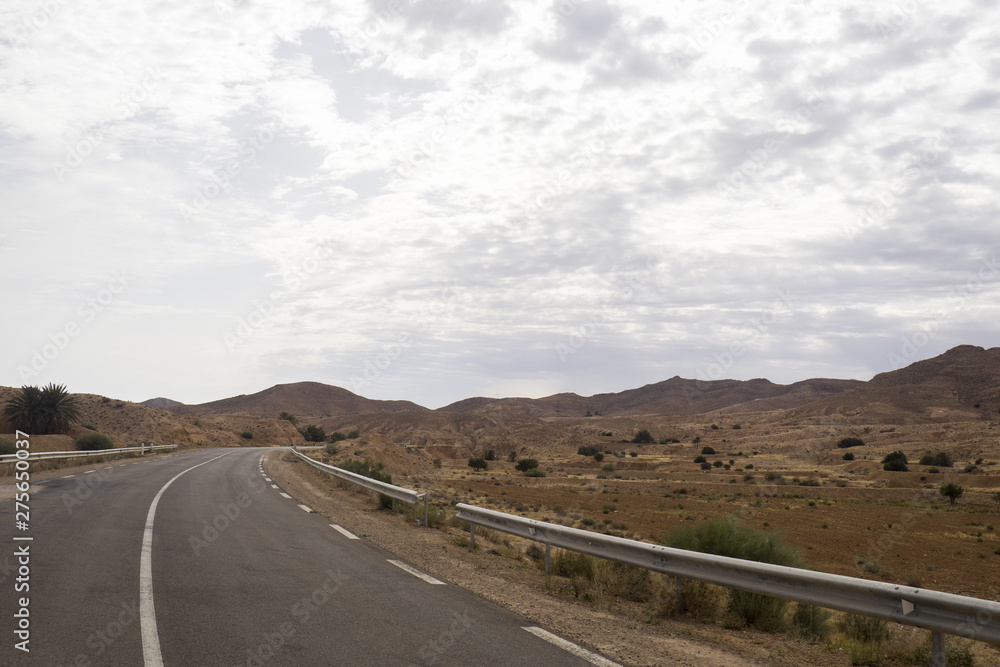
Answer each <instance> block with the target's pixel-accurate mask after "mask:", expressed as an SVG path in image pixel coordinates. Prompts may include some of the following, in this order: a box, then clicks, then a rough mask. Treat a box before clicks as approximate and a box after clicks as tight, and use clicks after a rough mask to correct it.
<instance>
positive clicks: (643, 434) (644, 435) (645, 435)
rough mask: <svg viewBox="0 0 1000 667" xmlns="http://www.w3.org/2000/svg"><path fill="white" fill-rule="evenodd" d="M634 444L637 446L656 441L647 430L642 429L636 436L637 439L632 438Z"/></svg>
mask: <svg viewBox="0 0 1000 667" xmlns="http://www.w3.org/2000/svg"><path fill="white" fill-rule="evenodd" d="M632 442H634V443H637V444H649V443H652V442H656V441H655V440H653V436H652V434H650V432H649V431H648V430H647V429H642V430H640V431H639V432H638V433H636V434H635V437H634V438H632Z"/></svg>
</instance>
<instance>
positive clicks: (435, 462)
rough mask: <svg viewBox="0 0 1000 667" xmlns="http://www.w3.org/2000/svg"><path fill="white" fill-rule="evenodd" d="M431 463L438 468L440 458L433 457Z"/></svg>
mask: <svg viewBox="0 0 1000 667" xmlns="http://www.w3.org/2000/svg"><path fill="white" fill-rule="evenodd" d="M431 465H433V466H434V467H435V468H440V467H441V459H434V460H433V461H431Z"/></svg>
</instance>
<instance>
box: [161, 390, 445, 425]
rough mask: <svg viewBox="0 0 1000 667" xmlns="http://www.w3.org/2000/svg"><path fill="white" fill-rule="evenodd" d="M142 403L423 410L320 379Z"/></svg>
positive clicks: (254, 411)
mask: <svg viewBox="0 0 1000 667" xmlns="http://www.w3.org/2000/svg"><path fill="white" fill-rule="evenodd" d="M143 405H147V406H154V407H163V408H165V409H167V410H170V411H171V412H174V413H177V414H184V415H197V416H206V415H236V414H246V415H253V416H255V417H262V418H271V419H275V418H277V417H278V415H280V414H281V413H282V412H289V413H291V414H293V415H296V416H309V417H330V416H333V415H343V414H358V413H367V412H400V411H422V410H427V408H424V407H422V406H420V405H417V404H416V403H412V402H410V401H378V400H373V399H370V398H364V397H362V396H358V395H357V394H355V393H353V392H350V391H348V390H347V389H342V388H341V387H335V386H333V385H328V384H323V383H321V382H293V383H291V384H277V385H274V386H273V387H271V388H270V389H265V390H263V391H259V392H257V393H256V394H249V395H247V394H240V395H239V396H234V397H232V398H224V399H221V400H218V401H211V402H209V403H200V404H198V405H184V404H183V403H178V402H176V401H171V400H170V399H165V398H154V399H150V400H148V401H144V402H143Z"/></svg>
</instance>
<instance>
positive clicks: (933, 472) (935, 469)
mask: <svg viewBox="0 0 1000 667" xmlns="http://www.w3.org/2000/svg"><path fill="white" fill-rule="evenodd" d="M927 472H929V473H930V474H932V475H936V474H938V473H939V472H941V471H940V470H938V469H937V466H931V467H930V468H928V469H927Z"/></svg>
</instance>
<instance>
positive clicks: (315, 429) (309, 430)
mask: <svg viewBox="0 0 1000 667" xmlns="http://www.w3.org/2000/svg"><path fill="white" fill-rule="evenodd" d="M299 433H301V434H302V437H303V438H305V439H306V442H326V431H324V430H323V428H322V427H320V426H316V425H315V424H310V425H309V426H306V427H305V428H304V429H302V430H301V431H299Z"/></svg>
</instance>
